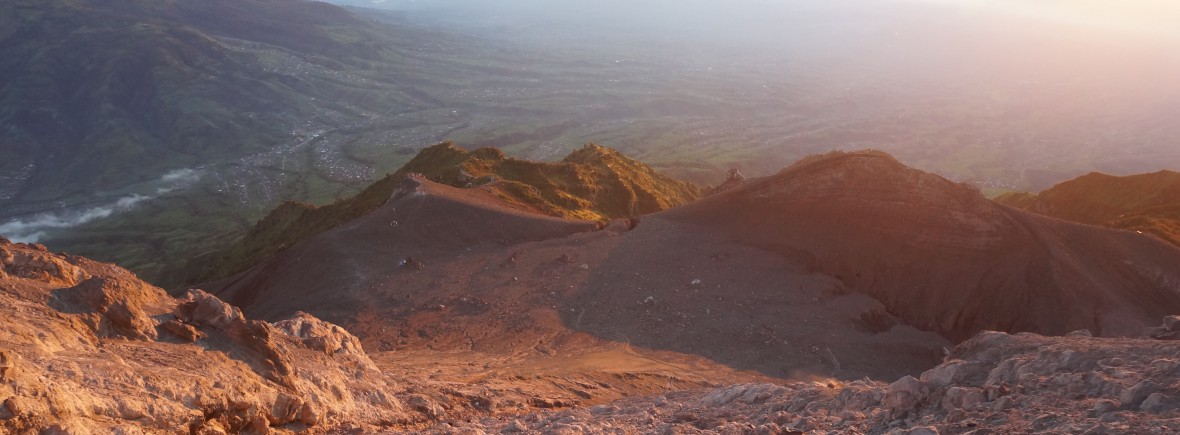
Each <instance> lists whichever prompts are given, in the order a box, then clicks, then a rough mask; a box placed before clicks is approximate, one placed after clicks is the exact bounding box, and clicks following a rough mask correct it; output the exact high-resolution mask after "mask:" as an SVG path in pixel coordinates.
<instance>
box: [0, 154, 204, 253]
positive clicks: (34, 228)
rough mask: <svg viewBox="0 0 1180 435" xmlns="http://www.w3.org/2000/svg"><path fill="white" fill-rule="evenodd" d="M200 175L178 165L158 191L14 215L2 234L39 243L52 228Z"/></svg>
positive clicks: (126, 205) (106, 213)
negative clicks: (94, 204)
mask: <svg viewBox="0 0 1180 435" xmlns="http://www.w3.org/2000/svg"><path fill="white" fill-rule="evenodd" d="M200 178H201V173H200V172H199V171H196V170H193V169H178V170H175V171H172V172H169V173H167V174H164V176H162V177H160V179H159V181H158V182H157V184H160V186H159V187H157V188H156V190H155V191H156V194H155V195H150V196H149V195H140V194H131V195H127V196H123V197H121V198H119V199H117V200H115V201H113V202H111V203H109V204H106V205H101V206H98V207H90V208H86V209H81V210H63V211H57V212H46V213H39V214H35V215H33V216H29V217H25V218H20V219H13V220H11V221H9V222H6V223H0V236H3V237H6V238H8V239H10V240H12V241H13V242H18V243H36V242H37V241H39V240H41V239H42V238H43V237H45V235H46V234H47V233H48V232H49V231H53V230H61V229H66V228H72V227H76V226H78V225H82V224H86V223H89V222H93V221H96V220H98V219H104V218H108V217H110V216H111V215H114V214H117V213H122V212H125V211H128V210H131V209H133V208H135V207H136V206H137V205H139V204H140V203H142V202H144V201H147V200H150V199H155V198H157V197H159V196H160V195H164V194H167V193H170V192H173V191H176V190H178V189H182V188H184V187H187V186H190V185H192V184H193V183H195V182H196V181H197V180H199V179H200Z"/></svg>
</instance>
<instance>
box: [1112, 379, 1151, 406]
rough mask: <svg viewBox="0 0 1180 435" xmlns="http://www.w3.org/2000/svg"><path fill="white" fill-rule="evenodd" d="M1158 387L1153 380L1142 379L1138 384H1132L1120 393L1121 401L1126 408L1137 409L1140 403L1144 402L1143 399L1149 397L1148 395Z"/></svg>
mask: <svg viewBox="0 0 1180 435" xmlns="http://www.w3.org/2000/svg"><path fill="white" fill-rule="evenodd" d="M1158 389H1159V387H1157V386H1156V385H1155V384H1154V383H1152V382H1151V381H1141V382H1139V383H1138V384H1135V385H1133V386H1131V388H1127V389H1125V390H1123V392H1122V393H1121V394H1119V402H1120V403H1121V404H1122V405H1123V407H1124V408H1127V409H1137V408H1138V407H1139V404H1141V403H1143V401H1144V400H1146V399H1147V396H1150V395H1151V394H1152V393H1154V392H1156V390H1158Z"/></svg>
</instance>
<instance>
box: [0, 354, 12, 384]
mask: <svg viewBox="0 0 1180 435" xmlns="http://www.w3.org/2000/svg"><path fill="white" fill-rule="evenodd" d="M14 377H16V352H13V351H11V350H3V349H0V382H3V381H7V380H9V379H12V378H14Z"/></svg>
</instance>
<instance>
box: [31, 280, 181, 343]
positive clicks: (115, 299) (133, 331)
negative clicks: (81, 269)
mask: <svg viewBox="0 0 1180 435" xmlns="http://www.w3.org/2000/svg"><path fill="white" fill-rule="evenodd" d="M168 299H169V298H168V295H167V294H165V293H164V291H163V290H160V289H158V288H155V287H152V286H149V285H147V284H145V283H143V282H141V281H126V280H122V279H117V278H110V277H95V278H90V279H87V280H85V281H83V282H82V283H81V284H78V285H77V286H74V287H70V288H65V289H60V290H56V291H54V292H53V298H52V299H51V301H50V306H52V307H54V308H56V309H58V310H59V311H62V312H65V313H70V314H81V315H83V316H85V317H87V318H89V321H88V322H87V323H89V324H90V325H91V327H92V328H93V330H94V333H95V334H96V335H98V336H100V337H124V338H130V339H133V340H144V341H154V340H155V339H156V337H157V335H158V334H157V332H156V320H155V319H153V318H152V313H150V312H148V310H149V309H158V307H160V306H162V305H164V304H165V303H166V302H165V301H167V300H168Z"/></svg>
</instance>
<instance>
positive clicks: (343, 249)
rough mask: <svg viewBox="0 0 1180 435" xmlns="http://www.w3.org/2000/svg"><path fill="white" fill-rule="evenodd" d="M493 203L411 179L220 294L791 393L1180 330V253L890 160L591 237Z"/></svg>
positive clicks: (406, 331)
mask: <svg viewBox="0 0 1180 435" xmlns="http://www.w3.org/2000/svg"><path fill="white" fill-rule="evenodd" d="M484 189H486V187H480V188H475V189H465V190H464V189H455V188H451V187H446V186H441V185H438V184H434V183H431V182H428V181H426V180H422V179H413V178H411V179H408V180H407V181H405V184H403V186H402V187H401V189H400V190H398V192H397V193H395V194H394V195H393V196H392V198H391V199H390V200H389V201H388V202H387V203H385V204H384V205H383V206H381V207H380V208H379V209H377V210H376V211H374V212H373V213H371V214H369V215H367V216H365V217H363V218H361V219H358V220H355V221H352V222H350V223H349V224H347V225H344V226H341V227H338V228H336V229H333V230H330V231H327V232H325V233H322V234H320V235H318V236H316V237H313V238H311V239H309V240H308V241H307V242H305V243H303V244H300V245H298V246H296V247H293V248H291V249H290V250H288V251H286V252H284V253H282V254H280V255H278V256H277V257H275V258H273V259H272V260H270V261H267V262H265V263H264V264H262V265H260V266H258V267H256V268H255V269H252V270H250V271H248V272H246V273H243V274H240V275H238V276H236V277H234V278H232V279H229V280H226V281H222V282H219V283H214V284H211V285H210V286H208V288H210V289H211V290H210V291H213V292H215V293H216V294H218V295H221V296H222V297H223V298H225V299H226V300H228V301H230V302H232V303H234V304H237V305H240V306H242V307H243V309H244V310H246V312H247V313H249V314H250V315H252V316H258V317H262V318H267V319H279V318H282V317H283V316H286V315H289V313H291V312H294V311H297V310H305V311H309V312H312V313H313V314H316V315H317V316H321V317H323V318H325V319H327V320H329V321H332V322H335V323H338V324H341V325H344V326H345V327H346V328H348V329H349V330H351V331H353V332H354V333H356V334H357V335H358V336H359V337H361V339H362V340H363V342H364V343H365V344H366V346H367V347H368V348H369V349H374V350H422V349H430V350H435V351H455V350H458V351H464V352H477V353H486V354H493V355H516V356H528V355H534V356H536V355H550V354H551V353H554V352H555V353H558V354H563V353H566V352H567V351H566V350H563V349H562V348H561V347H562V346H563V343H567V342H569V341H570V340H571V339H570V337H583V335H582V334H580V333H585V334H588V335H589V336H592V337H595V339H597V340H602V341H604V342H605V341H613V342H626V343H629V344H633V345H637V346H640V347H642V348H647V349H661V350H667V351H674V352H678V353H682V354H691V355H698V356H703V357H706V358H709V359H711V360H714V361H717V362H721V363H723V364H726V365H728V366H731V367H734V368H739V369H749V370H756V371H759V372H762V373H764V374H768V375H771V376H776V377H792V376H794V377H806V376H810V375H822V376H836V377H842V378H859V377H861V376H866V375H868V376H874V377H878V378H893V377H896V376H899V375H903V374H910V373H916V372H918V371H920V370H922V369H924V368H928V367H930V366H932V365H933V364H934V363H936V362H937V361H938V358H939V357H941V354H942V351H943V350H942V348H943V347H944V346H947V345H948V342H947V341H946V340H944V339H943V338H941V337H939V335H935V334H933V333H931V332H934V333H938V334H941V336H943V337H947V338H949V339H951V340H961V339H965V338H967V337H970V336H971V335H972V334H974V333H975V332H978V331H980V330H983V329H997V330H1004V331H1032V332H1038V333H1045V334H1064V333H1066V332H1070V331H1073V330H1077V329H1088V330H1090V331H1093V332H1094V333H1095V334H1099V335H1108V336H1118V335H1138V334H1139V333H1140V332H1141V331H1142V330H1143V329H1145V328H1146V327H1147V326H1154V325H1155V324H1156V323H1158V320H1159V319H1160V318H1161V317H1162V316H1164V315H1166V314H1170V313H1174V312H1180V295H1178V293H1177V283H1180V278H1178V277H1177V275H1176V274H1177V273H1180V251H1178V250H1177V249H1176V248H1174V247H1171V246H1169V245H1167V244H1165V243H1161V242H1159V241H1158V240H1155V239H1152V238H1148V237H1143V236H1140V235H1137V234H1134V233H1129V232H1122V231H1113V230H1108V229H1101V228H1096V227H1090V226H1084V225H1078V224H1073V223H1068V222H1064V221H1060V220H1055V219H1050V218H1045V217H1041V216H1037V215H1033V214H1030V213H1026V212H1022V211H1019V210H1014V209H1011V208H1008V207H1004V206H1000V205H997V204H994V203H992V202H990V201H988V200H987V199H985V198H983V197H982V196H980V195H979V194H978V193H977V192H975V191H974V190H972V189H970V188H968V187H965V186H962V185H958V184H956V183H952V182H949V181H947V180H945V179H942V178H940V177H937V176H934V175H931V174H927V173H924V172H921V171H917V170H914V169H910V168H907V167H905V166H904V165H902V164H900V163H898V162H897V161H896V160H894V159H892V158H891V157H889V156H887V155H884V154H880V153H873V152H861V153H851V154H834V155H828V156H820V157H817V158H813V159H808V160H806V161H804V162H801V163H799V164H797V165H795V166H793V167H791V168H789V169H787V170H784V171H783V172H782V173H780V174H778V175H775V176H772V177H768V178H766V179H762V180H758V181H754V182H749V183H746V184H745V185H743V186H742V187H739V188H737V189H733V190H730V191H727V192H725V193H722V194H718V195H715V196H712V197H709V198H707V199H705V200H701V201H698V202H696V203H693V204H689V205H687V206H683V207H679V208H676V209H672V210H669V211H666V212H662V213H657V214H653V215H649V216H645V217H643V218H642V219H641V220H629V221H628V220H620V221H616V222H612V223H611V225H609V226H607V227H606V228H605V229H602V230H597V231H595V230H594V229H595V227H594V226H592V224H590V223H579V222H576V221H563V220H558V219H553V218H546V217H542V216H538V215H533V214H528V213H526V212H523V211H515V210H511V209H509V208H507V206H506V205H504V204H503V203H501V202H499V201H497V200H495V198H494V197H493V195H491V194H490V193H489V192H487V191H485V190H484ZM921 330H925V331H929V332H922V331H921ZM579 343H588V342H582V341H579ZM587 346H590V347H591V348H592V347H593V346H592V345H587Z"/></svg>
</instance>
